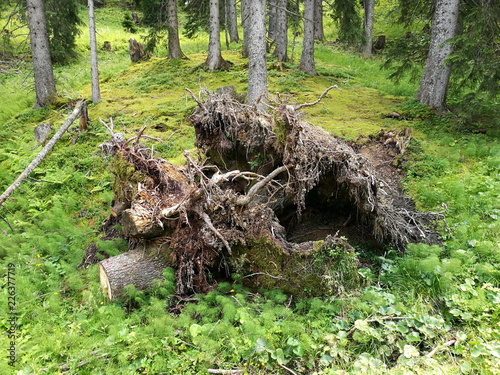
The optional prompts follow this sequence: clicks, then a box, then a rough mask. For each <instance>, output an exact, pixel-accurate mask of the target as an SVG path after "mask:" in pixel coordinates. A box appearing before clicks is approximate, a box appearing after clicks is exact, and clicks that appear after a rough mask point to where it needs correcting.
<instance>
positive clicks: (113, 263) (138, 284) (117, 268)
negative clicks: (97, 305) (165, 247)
mask: <svg viewBox="0 0 500 375" xmlns="http://www.w3.org/2000/svg"><path fill="white" fill-rule="evenodd" d="M171 264H172V261H171V259H169V257H168V256H167V255H165V254H163V253H160V252H159V251H158V252H157V251H154V250H151V249H149V250H143V249H134V250H130V251H127V252H126V253H123V254H120V255H116V256H114V257H111V258H108V259H105V260H103V261H102V262H100V263H99V280H100V282H101V287H102V289H103V291H104V293H105V294H106V296H107V297H108V299H109V300H112V299H115V298H120V297H123V292H124V288H125V287H126V286H127V285H130V284H133V285H134V286H135V288H136V289H137V290H146V289H149V288H151V285H152V283H153V280H155V279H156V280H163V270H164V269H165V268H166V267H168V266H170V265H171Z"/></svg>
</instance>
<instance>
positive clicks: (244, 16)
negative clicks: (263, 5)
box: [241, 0, 252, 57]
mask: <svg viewBox="0 0 500 375" xmlns="http://www.w3.org/2000/svg"><path fill="white" fill-rule="evenodd" d="M251 1H252V0H241V24H242V25H243V46H242V48H241V55H242V56H243V57H248V39H249V34H250V33H249V25H248V20H249V16H250V12H249V10H248V8H249V6H250V2H251Z"/></svg>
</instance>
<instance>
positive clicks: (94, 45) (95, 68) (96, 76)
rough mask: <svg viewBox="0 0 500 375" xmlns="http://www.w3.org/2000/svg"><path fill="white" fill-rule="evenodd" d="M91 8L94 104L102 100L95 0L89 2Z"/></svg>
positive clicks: (90, 28) (91, 65) (91, 64)
mask: <svg viewBox="0 0 500 375" xmlns="http://www.w3.org/2000/svg"><path fill="white" fill-rule="evenodd" d="M88 8H89V34H90V74H91V76H92V102H94V103H97V102H99V101H100V100H101V90H100V88H99V67H98V64H97V41H96V31H95V17H94V0H88Z"/></svg>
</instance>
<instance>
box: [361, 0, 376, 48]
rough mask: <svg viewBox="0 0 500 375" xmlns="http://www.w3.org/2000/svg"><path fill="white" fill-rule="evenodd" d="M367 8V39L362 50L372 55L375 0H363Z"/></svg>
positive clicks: (365, 23) (365, 24)
mask: <svg viewBox="0 0 500 375" xmlns="http://www.w3.org/2000/svg"><path fill="white" fill-rule="evenodd" d="M363 6H364V8H365V21H364V28H365V40H364V43H363V46H362V48H361V52H362V53H363V54H364V55H365V56H371V55H372V35H373V22H374V19H375V0H363Z"/></svg>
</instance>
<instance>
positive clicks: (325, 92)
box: [294, 85, 342, 111]
mask: <svg viewBox="0 0 500 375" xmlns="http://www.w3.org/2000/svg"><path fill="white" fill-rule="evenodd" d="M331 89H338V90H342V89H341V88H340V87H338V86H337V85H333V86H330V87H328V88H327V89H326V90H325V91H323V94H321V95H320V97H319V98H318V100H316V101H314V102H312V103H302V104H299V105H298V106H296V107H295V108H294V109H295V111H298V110H299V109H301V108H304V107H311V106H313V105H316V104H318V103H319V102H320V101H321V99H323V98H324V97H325V95H326V94H328V91H330V90H331Z"/></svg>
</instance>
